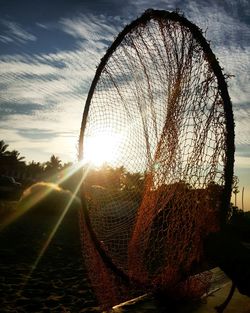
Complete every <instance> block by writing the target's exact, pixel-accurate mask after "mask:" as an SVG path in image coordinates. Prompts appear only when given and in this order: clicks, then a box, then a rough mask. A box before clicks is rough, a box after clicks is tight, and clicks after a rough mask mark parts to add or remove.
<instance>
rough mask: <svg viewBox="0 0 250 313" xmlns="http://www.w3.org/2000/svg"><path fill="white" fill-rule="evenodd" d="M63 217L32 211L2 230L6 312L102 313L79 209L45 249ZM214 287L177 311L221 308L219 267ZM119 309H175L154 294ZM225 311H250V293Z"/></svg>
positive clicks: (223, 291)
mask: <svg viewBox="0 0 250 313" xmlns="http://www.w3.org/2000/svg"><path fill="white" fill-rule="evenodd" d="M57 220H58V217H55V218H54V219H53V218H52V219H48V217H46V216H45V217H42V216H35V217H34V216H29V214H28V215H26V216H24V217H21V218H19V219H18V220H17V221H16V222H14V223H12V224H11V225H9V226H8V227H6V228H5V229H4V230H2V231H1V232H0V312H1V313H27V312H33V313H39V312H48V313H49V312H52V313H54V312H58V313H59V312H60V313H78V312H79V313H86V312H90V313H91V312H100V308H99V307H98V304H97V301H96V299H95V295H94V293H93V291H92V289H91V286H90V283H89V280H88V278H87V273H86V269H85V266H84V262H83V256H82V252H81V243H80V232H79V225H78V214H77V212H76V211H72V212H70V213H69V214H67V215H66V216H65V218H64V220H63V222H62V223H61V225H60V227H59V228H58V231H57V232H56V233H55V236H54V237H53V239H52V240H51V242H50V244H49V245H48V247H47V249H45V247H46V244H47V243H48V237H49V235H50V234H51V231H52V230H53V226H54V225H55V224H56V221H57ZM43 250H44V253H43V255H42V256H41V257H40V260H39V262H37V260H38V256H39V255H40V253H41V251H43ZM34 265H36V266H35V267H34ZM222 286H223V287H222ZM221 287H222V288H221ZM211 288H212V293H211V294H210V295H209V296H208V297H206V298H204V299H202V301H201V302H199V303H195V304H191V305H186V306H185V307H182V308H179V309H178V310H179V311H176V312H179V313H191V312H192V313H210V312H211V313H215V310H214V307H215V306H216V305H219V304H221V303H222V302H223V301H224V300H225V298H226V296H227V294H228V291H229V288H230V282H229V280H228V279H227V277H225V275H224V274H223V273H222V272H221V271H220V270H219V269H215V270H214V279H213V283H212V286H211ZM218 288H220V289H218ZM113 312H115V313H125V312H130V313H137V312H138V313H149V312H150V313H153V312H155V313H163V312H166V313H168V312H169V313H174V312H173V311H172V310H171V311H170V310H169V309H168V307H167V306H165V307H164V306H162V305H161V306H159V304H158V303H157V302H156V300H155V299H153V298H150V297H144V298H141V299H139V300H138V299H136V300H134V301H130V302H128V303H126V304H122V305H120V306H117V307H116V308H114V310H113ZM225 313H250V298H248V297H245V296H243V295H240V294H239V293H238V292H236V294H235V295H234V297H233V299H232V301H231V303H230V305H229V306H228V308H227V309H226V310H225Z"/></svg>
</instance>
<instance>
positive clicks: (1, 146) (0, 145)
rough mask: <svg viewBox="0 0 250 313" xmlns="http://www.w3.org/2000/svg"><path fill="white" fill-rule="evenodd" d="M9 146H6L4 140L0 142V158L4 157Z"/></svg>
mask: <svg viewBox="0 0 250 313" xmlns="http://www.w3.org/2000/svg"><path fill="white" fill-rule="evenodd" d="M8 146H9V145H7V144H6V143H5V142H4V140H0V157H2V156H4V155H6V153H8V151H7V148H8Z"/></svg>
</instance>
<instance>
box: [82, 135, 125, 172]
mask: <svg viewBox="0 0 250 313" xmlns="http://www.w3.org/2000/svg"><path fill="white" fill-rule="evenodd" d="M119 142H120V136H119V135H117V134H114V133H112V132H105V133H101V134H97V135H95V136H89V137H87V136H86V138H85V141H84V149H83V162H84V163H89V164H92V165H93V166H96V167H100V166H101V165H103V164H104V163H108V164H114V162H115V161H116V159H117V154H118V145H119Z"/></svg>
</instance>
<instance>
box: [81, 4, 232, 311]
mask: <svg viewBox="0 0 250 313" xmlns="http://www.w3.org/2000/svg"><path fill="white" fill-rule="evenodd" d="M233 126H234V124H233V116H232V108H231V103H230V99H229V96H228V92H227V85H226V83H225V80H224V77H223V75H222V72H221V69H220V66H219V64H218V62H217V60H216V58H215V56H214V54H213V53H212V51H211V49H210V47H209V45H208V43H207V42H206V40H205V39H204V37H203V35H202V33H201V31H200V30H199V29H198V28H197V27H196V26H195V25H194V24H192V23H190V22H189V21H188V20H186V19H185V18H184V17H182V16H180V15H179V14H178V13H176V12H172V13H170V12H166V11H154V10H150V11H146V12H145V13H144V14H143V15H142V16H141V17H140V18H138V19H137V20H135V21H134V22H132V23H131V24H130V25H128V26H127V27H125V29H124V30H123V31H122V32H121V33H120V34H119V36H118V37H117V39H116V40H115V41H114V43H113V44H112V46H111V47H110V48H109V49H108V51H107V53H106V55H105V56H104V58H103V59H102V61H101V63H100V65H99V67H98V68H97V71H96V75H95V77H94V80H93V82H92V86H91V88H90V91H89V95H88V99H87V102H86V106H85V111H84V115H83V121H82V129H81V135H80V154H81V157H82V159H83V160H84V159H85V155H87V154H88V151H87V149H88V144H87V142H88V141H89V142H91V138H98V137H99V138H109V139H106V141H107V145H106V146H105V145H104V146H103V145H102V151H100V153H103V154H104V155H106V153H107V151H105V150H106V149H110V147H111V146H110V141H112V142H113V145H112V151H111V152H112V153H111V156H112V158H109V160H108V159H107V164H103V165H102V166H101V167H99V168H94V167H93V166H91V164H88V165H85V168H84V175H85V179H84V183H83V188H82V198H83V206H84V210H83V216H82V240H83V247H84V258H85V262H86V264H87V267H88V269H89V275H90V279H91V281H92V284H93V287H94V289H95V290H96V294H97V297H98V299H99V301H100V303H101V304H102V305H103V307H106V308H107V307H111V306H112V305H114V304H117V303H119V302H120V301H122V300H126V299H128V298H130V297H131V296H134V295H136V294H138V293H140V294H142V293H143V292H147V291H148V290H150V291H152V290H162V291H164V292H165V293H166V294H168V295H171V297H174V298H195V297H199V296H201V295H202V294H203V293H204V292H205V291H206V288H207V287H208V282H209V278H210V275H209V273H206V272H203V273H202V274H201V272H202V271H203V264H204V262H205V256H204V251H203V241H204V239H205V238H206V236H207V235H208V234H210V233H211V232H216V231H218V230H219V229H220V227H221V225H222V224H223V223H224V222H225V221H226V218H227V209H228V205H229V199H230V193H231V183H232V173H233V153H234V143H233V141H234V130H233ZM104 134H105V136H104ZM101 136H103V137H101ZM104 141H105V140H104ZM92 144H94V141H92Z"/></svg>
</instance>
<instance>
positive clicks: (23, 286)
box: [18, 168, 89, 295]
mask: <svg viewBox="0 0 250 313" xmlns="http://www.w3.org/2000/svg"><path fill="white" fill-rule="evenodd" d="M88 170H89V168H86V170H85V172H84V173H83V175H82V177H81V179H80V181H79V183H78V185H77V187H76V189H75V191H74V192H73V194H72V196H71V197H70V199H69V201H68V203H67V205H66V207H65V208H64V210H63V212H62V214H61V215H60V217H59V219H58V221H57V222H56V224H55V226H54V228H53V229H52V231H51V232H50V234H49V236H48V238H47V240H46V241H45V243H44V245H43V246H42V248H41V250H40V252H39V253H38V256H37V258H36V260H35V262H34V263H33V264H32V266H31V270H30V271H29V273H28V275H27V277H26V278H25V280H24V282H23V283H22V285H21V288H20V290H19V292H18V294H19V295H21V294H22V291H23V289H24V288H25V286H26V285H27V283H28V281H29V280H30V278H31V276H32V274H33V272H34V271H35V269H36V268H37V265H38V264H39V262H40V260H41V259H42V257H43V255H44V253H45V252H46V250H47V249H48V247H49V245H50V243H51V241H52V239H53V238H54V236H55V234H56V232H57V230H58V228H59V226H60V225H61V223H62V221H63V219H64V217H65V215H66V214H67V212H68V210H69V208H70V206H71V204H72V202H73V201H74V199H75V197H76V195H77V193H78V191H79V190H80V187H81V185H82V183H83V181H84V180H85V178H86V176H87V174H88Z"/></svg>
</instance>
